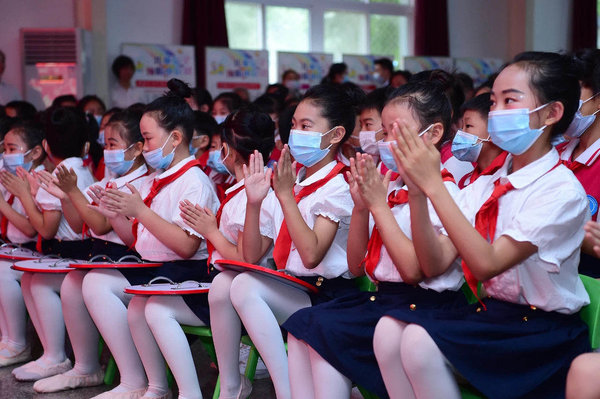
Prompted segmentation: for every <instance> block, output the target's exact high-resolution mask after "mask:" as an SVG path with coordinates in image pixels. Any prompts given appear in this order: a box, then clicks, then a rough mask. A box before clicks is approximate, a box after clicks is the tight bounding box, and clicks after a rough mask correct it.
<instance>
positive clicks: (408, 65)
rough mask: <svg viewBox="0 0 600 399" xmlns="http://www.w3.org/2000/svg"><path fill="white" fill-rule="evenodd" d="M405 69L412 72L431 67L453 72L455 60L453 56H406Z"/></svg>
mask: <svg viewBox="0 0 600 399" xmlns="http://www.w3.org/2000/svg"><path fill="white" fill-rule="evenodd" d="M404 69H406V70H407V71H410V72H412V73H418V72H423V71H427V70H430V69H443V70H444V71H448V72H452V71H453V69H454V61H453V60H452V58H447V57H404Z"/></svg>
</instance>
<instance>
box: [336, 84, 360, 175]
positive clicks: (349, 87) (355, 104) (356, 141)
mask: <svg viewBox="0 0 600 399" xmlns="http://www.w3.org/2000/svg"><path fill="white" fill-rule="evenodd" d="M340 88H341V89H342V90H343V91H344V92H345V93H346V94H347V95H348V96H349V97H350V98H351V99H352V108H353V110H354V115H355V121H354V130H353V131H352V132H351V134H350V137H348V140H346V141H344V143H343V144H342V146H341V147H340V150H339V151H338V154H337V158H336V159H337V160H338V161H340V162H342V163H343V164H344V165H346V166H350V158H352V157H353V156H354V155H355V154H356V152H360V151H361V148H360V138H359V136H360V108H361V106H362V105H363V103H364V102H365V98H366V94H365V92H364V90H363V89H361V88H360V87H359V86H358V85H355V84H354V83H352V82H344V83H342V84H341V85H340Z"/></svg>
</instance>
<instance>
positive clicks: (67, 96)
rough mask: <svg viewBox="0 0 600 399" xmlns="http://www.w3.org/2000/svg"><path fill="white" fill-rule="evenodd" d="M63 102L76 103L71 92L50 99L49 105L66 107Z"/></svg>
mask: <svg viewBox="0 0 600 399" xmlns="http://www.w3.org/2000/svg"><path fill="white" fill-rule="evenodd" d="M63 103H75V104H77V98H75V96H74V95H73V94H63V95H62V96H58V97H56V98H55V99H54V100H52V105H51V107H66V105H63Z"/></svg>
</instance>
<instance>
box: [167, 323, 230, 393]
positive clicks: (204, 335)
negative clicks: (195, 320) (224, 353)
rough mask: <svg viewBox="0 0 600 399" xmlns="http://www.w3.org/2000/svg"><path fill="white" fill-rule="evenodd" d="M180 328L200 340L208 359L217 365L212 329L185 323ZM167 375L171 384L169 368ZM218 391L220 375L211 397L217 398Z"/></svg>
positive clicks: (171, 376)
mask: <svg viewBox="0 0 600 399" xmlns="http://www.w3.org/2000/svg"><path fill="white" fill-rule="evenodd" d="M181 329H182V330H183V332H185V333H186V334H190V335H194V336H196V337H198V339H200V342H201V343H202V346H204V349H205V350H206V352H207V353H208V356H209V357H210V360H212V361H213V362H214V363H215V365H217V353H216V352H215V344H214V342H213V335H212V331H211V330H210V327H206V326H200V327H194V326H187V325H183V324H182V325H181ZM167 377H168V378H169V385H171V384H172V382H173V381H174V378H173V374H172V373H171V371H170V370H168V375H167ZM220 393H221V379H220V377H217V383H216V384H215V391H214V393H213V399H218V398H219V394H220Z"/></svg>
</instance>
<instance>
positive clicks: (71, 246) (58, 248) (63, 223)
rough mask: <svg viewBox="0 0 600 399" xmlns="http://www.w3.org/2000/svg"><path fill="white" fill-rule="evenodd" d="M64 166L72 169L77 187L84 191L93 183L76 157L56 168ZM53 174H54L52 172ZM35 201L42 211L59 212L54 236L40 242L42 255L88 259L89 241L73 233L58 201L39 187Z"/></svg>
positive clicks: (92, 178) (87, 170)
mask: <svg viewBox="0 0 600 399" xmlns="http://www.w3.org/2000/svg"><path fill="white" fill-rule="evenodd" d="M60 165H64V166H65V167H66V168H67V169H73V171H74V172H75V174H76V175H77V187H78V188H79V189H80V190H83V189H85V188H86V187H88V186H89V185H91V184H92V183H93V182H94V176H92V174H91V173H90V170H89V169H88V168H87V167H85V166H84V164H83V160H82V159H81V158H78V157H73V158H67V159H65V160H64V161H62V162H61V163H60V164H59V165H57V167H58V166H60ZM53 174H56V172H54V173H53ZM35 201H36V203H37V205H38V208H39V209H41V210H42V212H44V211H61V216H60V223H59V225H58V230H57V232H56V235H55V236H54V238H53V239H51V240H44V241H42V245H41V247H42V248H41V249H42V252H43V253H44V254H54V255H58V256H60V257H63V258H74V259H89V257H90V256H91V252H90V250H91V241H90V240H82V239H81V235H80V233H78V232H75V231H73V229H71V227H70V226H69V223H68V222H67V220H66V219H65V217H64V215H63V214H62V205H61V203H60V199H59V198H57V197H55V196H54V195H52V194H50V193H49V192H47V191H46V190H44V188H43V187H40V188H39V190H38V192H37V194H36V196H35Z"/></svg>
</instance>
